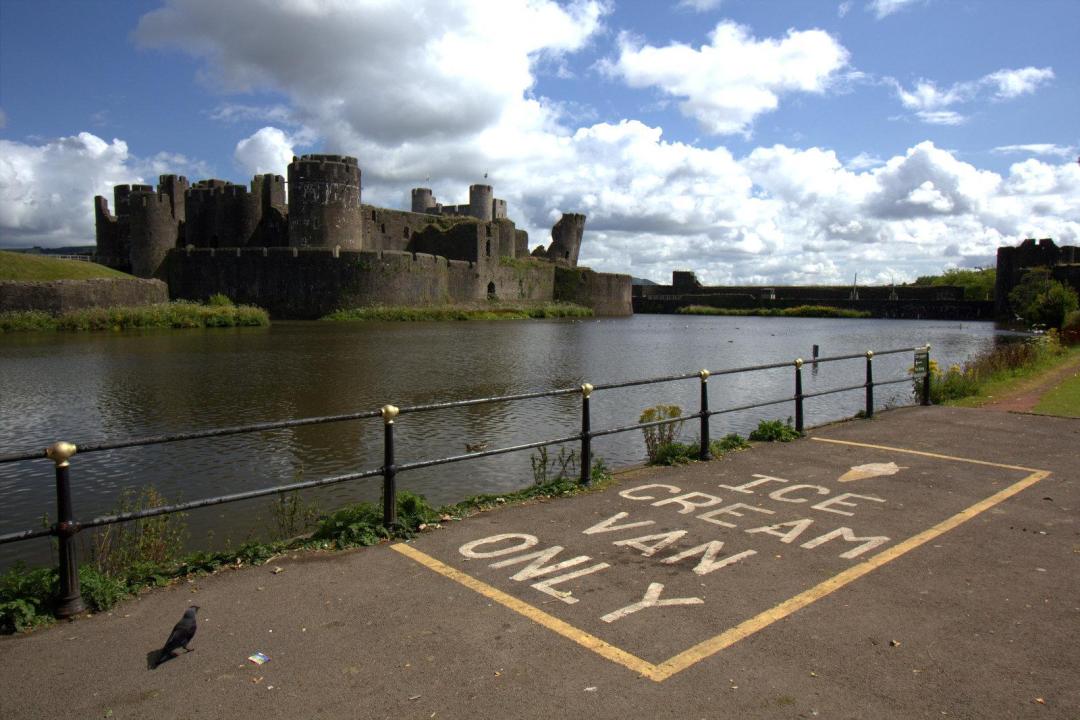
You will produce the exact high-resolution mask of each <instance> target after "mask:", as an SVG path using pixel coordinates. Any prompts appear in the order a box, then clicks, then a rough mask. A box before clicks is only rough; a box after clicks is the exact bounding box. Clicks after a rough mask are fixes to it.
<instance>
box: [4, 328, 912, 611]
mask: <svg viewBox="0 0 1080 720" xmlns="http://www.w3.org/2000/svg"><path fill="white" fill-rule="evenodd" d="M815 350H816V346H815ZM910 352H914V365H913V367H912V369H911V371H909V373H908V374H905V375H904V377H901V378H897V379H890V380H882V381H875V380H874V375H873V360H874V357H880V356H882V355H895V354H898V353H910ZM860 358H861V359H864V360H865V363H866V380H865V382H864V383H862V384H859V385H849V386H846V387H839V388H830V389H827V390H821V391H819V392H813V393H804V392H803V383H802V368H803V361H802V359H801V358H800V359H797V360H795V361H793V362H781V363H772V364H768V365H751V366H747V367H738V368H728V369H723V370H715V371H709V370H700V371H698V372H693V373H686V374H682V375H668V376H665V377H655V378H646V379H641V380H626V381H622V382H614V383H606V384H600V385H591V384H589V383H583V384H582V385H580V386H579V387H572V388H562V389H558V390H547V391H540V392H530V393H520V394H517V395H501V396H497V397H487V398H475V399H470V400H459V401H454V402H444V403H432V404H427V405H413V406H407V407H400V408H399V407H397V406H395V405H384V406H383V407H382V408H380V409H379V410H369V411H363V412H355V413H347V414H343V415H326V416H320V417H309V418H300V419H296V420H282V421H275V422H263V423H255V424H251V425H241V426H234V427H224V428H213V429H209V430H200V431H195V432H187V433H174V434H169V435H156V436H149V437H142V438H129V439H124V440H116V441H110V442H99V443H87V444H83V445H78V446H76V445H74V444H72V443H68V442H56V443H54V444H53V445H51V446H49V447H48V448H46V449H45V450H32V451H26V452H16V453H11V454H7V455H0V464H4V463H13V462H20V461H26V460H35V459H49V460H52V461H53V463H54V465H55V474H56V509H57V521H56V523H55V524H53V525H52V526H51V527H45V528H39V529H33V530H22V531H19V532H13V533H7V534H5V535H0V544H6V543H13V542H21V541H24V540H30V539H33V538H38V537H43V536H47V535H53V536H56V538H57V539H58V545H59V564H60V568H59V569H60V592H59V598H58V603H57V608H56V614H57V615H58V616H59V617H68V616H71V615H74V614H77V613H79V612H82V611H83V610H84V609H85V608H84V605H83V601H82V596H81V593H80V589H79V576H78V562H77V558H76V544H75V535H76V534H78V533H79V532H80V531H82V530H87V529H90V528H95V527H100V526H103V525H111V524H114V523H121V522H128V521H131V520H140V519H143V518H150V517H156V516H159V515H166V514H170V513H177V512H185V511H188V510H193V509H196V508H202V507H207V506H210V505H220V504H223V503H231V502H237V501H240V500H250V499H253V498H259V497H265V496H268V495H280V494H282V493H287V492H293V491H296V490H305V489H308V488H315V487H323V486H326V485H334V484H338V483H343V482H349V481H352V480H360V479H364V478H371V477H377V476H380V475H381V476H382V478H383V488H382V505H383V523H384V524H385V525H386V526H387V527H391V526H393V525H395V524H396V523H397V489H396V483H397V475H398V474H400V473H402V472H407V471H410V470H419V469H421V468H428V467H434V466H437V465H447V464H450V463H457V462H464V461H468V460H477V459H480V458H485V457H492V456H495V455H505V454H507V453H513V452H521V451H524V450H532V449H536V448H542V447H547V446H550V445H561V444H564V443H570V442H578V443H580V450H579V457H580V462H579V464H580V469H581V475H580V480H579V481H580V482H581V484H583V485H588V484H589V482H590V479H591V472H592V440H593V439H594V438H598V437H604V436H608V435H614V434H616V433H624V432H630V431H633V430H641V429H644V428H650V427H659V426H662V425H669V424H673V423H681V422H684V421H686V420H692V419H694V418H697V419H698V421H699V423H700V457H701V458H702V459H704V460H707V459H709V457H710V451H709V444H710V437H709V418H711V417H713V416H715V415H722V414H726V413H734V412H740V411H745V410H750V409H753V408H760V407H768V406H772V405H779V404H783V403H794V417H795V430H796V431H798V432H799V433H802V432H803V431H804V424H805V413H804V401H805V400H806V399H807V398H814V397H820V396H823V395H831V394H836V393H842V392H850V391H854V390H864V391H865V401H866V402H865V409H864V410H863V414H864V416H865V417H872V416H873V414H874V388H875V387H878V386H882V385H892V384H896V383H910V382H913V381H921V383H920V385H919V386H920V388H921V391H920V392H919V393H918V394H919V396H920V401H921V403H922V404H923V405H929V404H930V346H929V345H926V346H923V347H916V348H900V349H896V350H884V351H879V352H877V353H875V352H872V351H867V352H865V353H856V354H851V355H836V356H833V357H816V352H815V357H814V359H813V363H814V364H815V365H816V364H821V363H827V362H839V361H844V360H855V359H860ZM785 367H790V368H794V373H795V377H794V385H795V392H794V395H788V396H784V397H780V398H776V399H773V400H765V401H762V402H756V403H751V404H747V405H739V406H734V407H728V408H724V409H721V410H712V409H711V408H710V407H709V395H708V382H709V378H710V377H720V376H724V375H736V374H741V373H749V372H758V371H763V370H776V369H779V368H785ZM693 379H696V380H697V381H698V382H699V384H700V399H701V400H700V408H699V410H698V412H696V413H693V414H691V415H682V416H679V417H674V418H665V419H662V420H654V421H651V422H640V423H635V424H633V425H625V426H621V427H612V428H604V429H600V430H593V429H592V417H591V411H590V407H589V404H590V399H591V397H592V395H593V393H596V392H601V391H610V390H617V389H622V388H628V387H636V386H642V385H656V384H659V383H668V382H678V381H684V380H693ZM562 395H580V396H581V429H580V431H579V432H576V433H574V434H572V435H566V436H564V437H558V438H550V439H547V440H539V441H536V442H530V443H525V444H521V445H512V446H507V447H502V448H495V449H492V450H480V451H477V452H468V453H466V454H464V455H452V456H449V457H442V458H436V459H433V460H420V461H415V462H409V463H403V464H399V463H398V461H397V457H396V455H395V452H394V428H395V423H396V421H397V419H398V418H399V417H401V416H405V415H408V414H411V413H422V412H433V411H439V410H447V409H451V408H462V407H470V406H475V405H483V404H490V403H506V402H516V401H521V400H530V399H535V398H545V397H557V396H562ZM376 417H381V418H382V421H383V464H382V465H381V466H380V467H378V468H371V469H368V470H362V471H359V472H352V473H346V474H343V475H333V476H329V477H324V478H319V479H316V480H307V481H303V482H296V483H290V484H287V485H275V486H273V487H267V488H260V489H258V490H249V491H245V492H239V493H232V494H230V495H219V496H216V497H209V498H201V499H198V500H190V501H188V502H182V503H176V504H172V505H161V506H158V507H154V508H148V509H145V510H136V511H131V512H122V513H117V514H113V515H103V516H100V517H96V518H93V519H92V520H88V521H83V522H80V521H77V520H76V519H75V515H74V510H73V507H72V502H71V480H70V472H71V470H70V468H71V457H72V456H74V455H75V454H76V452H78V454H80V455H85V454H87V453H94V452H102V451H106V450H116V449H120V448H130V447H141V446H147V445H159V444H163V443H172V442H181V441H186V440H196V439H202V438H216V437H224V436H228V435H239V434H243V433H255V432H263V431H267V430H277V429H281V428H293V427H300V426H303V425H318V424H324V423H334V422H344V421H348V420H361V419H370V418H376Z"/></svg>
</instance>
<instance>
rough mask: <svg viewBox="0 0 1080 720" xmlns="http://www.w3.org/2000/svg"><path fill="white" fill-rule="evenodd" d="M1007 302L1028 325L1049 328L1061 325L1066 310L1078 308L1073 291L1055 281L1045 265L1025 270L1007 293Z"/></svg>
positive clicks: (1078, 301)
mask: <svg viewBox="0 0 1080 720" xmlns="http://www.w3.org/2000/svg"><path fill="white" fill-rule="evenodd" d="M1009 304H1010V305H1011V306H1012V308H1013V311H1014V312H1016V314H1017V315H1019V316H1020V317H1022V318H1023V319H1024V320H1025V321H1026V322H1027V323H1028V324H1029V325H1045V326H1046V327H1052V328H1059V327H1061V326H1062V324H1063V323H1064V321H1065V317H1066V316H1067V315H1068V314H1069V313H1071V312H1073V311H1074V310H1077V309H1080V300H1078V299H1077V295H1076V291H1075V290H1073V289H1072V288H1071V287H1069V286H1067V285H1065V284H1063V283H1061V282H1060V281H1058V280H1054V279H1053V277H1051V274H1050V269H1049V268H1046V267H1034V268H1031V269H1029V270H1027V271H1026V272H1025V273H1024V276H1023V278H1021V280H1020V283H1019V284H1018V285H1017V286H1016V287H1014V288H1013V289H1012V292H1010V293H1009Z"/></svg>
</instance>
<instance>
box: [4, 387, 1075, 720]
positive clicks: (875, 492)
mask: <svg viewBox="0 0 1080 720" xmlns="http://www.w3.org/2000/svg"><path fill="white" fill-rule="evenodd" d="M1077 448H1080V420H1073V419H1064V418H1053V417H1043V416H1036V415H1026V414H1014V413H993V412H987V411H981V410H970V409H955V408H937V407H930V408H922V407H914V408H903V409H898V410H892V411H889V412H884V413H880V414H878V416H877V417H875V418H873V419H871V420H858V421H850V422H844V423H838V424H835V425H830V426H827V427H823V428H819V429H816V430H812V431H811V432H810V433H808V436H807V437H806V438H804V439H801V440H798V441H795V442H791V443H771V444H759V445H755V446H754V447H753V448H752V449H750V450H746V451H742V452H737V453H732V454H730V455H727V456H725V457H724V458H722V459H720V460H716V461H713V462H709V463H695V464H691V465H687V466H682V467H676V468H644V469H638V470H633V471H629V472H625V473H620V474H619V475H618V476H617V477H616V481H615V482H614V483H612V484H611V485H610V486H608V487H606V488H604V489H603V490H599V491H596V492H592V493H588V494H584V495H579V496H575V497H572V498H564V499H557V500H551V501H547V502H534V503H530V504H526V505H519V506H513V507H501V508H499V509H496V510H493V511H490V512H485V513H481V514H479V515H476V516H474V517H471V518H467V519H465V520H462V521H458V522H448V523H444V524H443V526H442V527H441V528H439V529H434V530H432V531H430V532H425V533H423V534H422V535H420V536H419V537H417V538H416V539H415V540H413V541H411V542H409V543H397V544H387V545H382V546H378V547H374V548H366V549H361V550H355V551H350V552H341V553H305V554H299V555H295V556H288V557H279V558H276V559H275V560H273V561H272V562H271V563H270V564H268V565H263V566H258V567H245V568H240V569H236V570H226V571H223V572H219V573H216V574H215V575H212V576H208V577H202V578H196V579H193V580H190V581H186V582H182V583H180V584H177V585H175V586H172V587H169V588H165V589H161V590H155V591H152V592H149V593H147V594H145V595H143V596H141V597H139V598H137V599H133V600H130V601H126V602H124V603H122V604H120V605H119V606H118V607H117V608H115V609H114V611H113V612H111V613H106V614H100V615H96V616H91V617H84V618H79V619H77V620H76V621H74V622H63V623H59V624H57V625H55V626H53V627H51V628H48V629H45V630H43V631H39V632H34V633H30V634H28V635H23V636H15V637H6V638H3V639H0V717H3V718H55V717H73V718H147V717H157V718H218V717H230V718H232V717H260V718H550V717H588V718H809V717H821V718H942V717H948V718H1070V719H1075V718H1078V717H1080V680H1078V679H1077V678H1080V653H1077V652H1076V648H1077V647H1078V646H1080V486H1078V482H1077V478H1078V477H1080V451H1078V450H1077ZM190 604H197V605H199V606H200V608H201V609H200V610H199V616H198V620H199V629H198V633H197V634H196V636H195V638H194V641H193V642H192V643H191V648H193V651H192V652H189V653H186V654H180V655H178V656H177V657H176V658H175V659H173V660H170V661H168V662H166V663H164V664H162V665H161V666H160V667H159V668H157V669H156V670H149V669H148V668H147V657H148V655H149V654H150V653H152V652H154V651H155V650H156V649H157V648H160V647H161V645H162V643H163V642H164V640H165V638H166V637H167V636H168V634H169V631H170V629H171V628H172V626H173V624H174V623H175V622H176V621H177V620H179V618H180V616H181V615H182V613H183V612H184V610H185V608H187V606H188V605H190ZM256 652H261V653H263V654H264V655H265V656H266V657H268V658H269V660H268V661H267V662H265V663H264V664H261V665H259V664H256V663H254V662H252V661H250V660H249V659H248V658H249V656H251V655H252V654H253V653H256Z"/></svg>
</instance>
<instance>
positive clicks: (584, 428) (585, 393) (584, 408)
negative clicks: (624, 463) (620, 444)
mask: <svg viewBox="0 0 1080 720" xmlns="http://www.w3.org/2000/svg"><path fill="white" fill-rule="evenodd" d="M592 391H593V386H592V385H590V384H589V383H585V384H584V385H582V386H581V484H582V485H588V484H589V483H590V482H592V437H591V433H592V428H591V423H590V420H589V396H590V395H592Z"/></svg>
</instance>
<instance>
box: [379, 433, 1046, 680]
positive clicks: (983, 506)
mask: <svg viewBox="0 0 1080 720" xmlns="http://www.w3.org/2000/svg"><path fill="white" fill-rule="evenodd" d="M812 439H813V440H817V441H819V442H830V443H836V444H839V445H854V446H857V447H865V448H873V449H877V450H889V451H892V452H902V453H908V454H911V455H922V456H925V457H932V458H936V459H939V460H955V461H958V462H966V463H972V464H975V465H986V466H990V467H999V468H1005V469H1008V470H1022V471H1025V472H1028V473H1029V474H1028V475H1027V476H1026V477H1024V478H1023V479H1022V480H1019V481H1018V482H1016V483H1013V484H1012V485H1010V486H1009V487H1007V488H1004V489H1003V490H1000V491H998V492H996V493H994V494H993V495H991V496H990V497H988V498H986V499H984V500H980V501H979V502H977V503H975V504H974V505H972V506H970V507H968V508H966V509H964V510H961V511H960V512H958V513H956V514H955V515H953V516H951V517H949V518H947V519H945V520H943V521H941V522H939V523H938V524H937V525H934V526H933V527H931V528H929V529H927V530H924V531H922V532H920V533H918V534H917V535H914V536H912V537H910V538H908V539H907V540H904V541H903V542H900V543H897V544H896V545H894V546H892V547H891V548H888V549H887V550H883V551H882V552H880V553H878V554H877V555H874V556H873V557H871V558H869V559H867V560H865V561H863V562H861V563H859V564H858V565H854V566H852V567H850V568H848V569H847V570H845V571H843V572H841V573H839V574H838V575H834V576H833V577H831V578H829V579H828V580H825V581H823V582H821V583H819V584H817V585H815V586H814V587H812V588H810V589H809V590H806V591H804V592H801V593H799V594H798V595H796V596H794V597H792V598H790V599H788V600H785V601H784V602H782V603H780V604H779V605H776V606H775V607H773V608H771V609H769V610H766V611H765V612H762V613H759V614H758V615H755V616H754V617H752V618H750V619H749V620H744V621H743V622H741V623H739V624H738V625H736V626H735V627H733V628H730V629H728V630H725V631H724V632H722V633H720V634H719V635H716V636H714V637H711V638H709V639H708V640H705V641H703V642H700V643H698V644H697V645H694V646H693V647H691V648H689V649H688V650H684V651H683V652H681V653H679V654H677V655H675V656H673V657H671V658H669V659H667V660H665V661H664V662H662V663H660V664H659V665H654V664H653V663H650V662H648V661H646V660H642V659H641V658H639V657H637V656H636V655H633V654H631V653H628V652H626V651H625V650H622V649H620V648H618V647H615V646H614V645H612V644H610V643H608V642H605V641H603V640H601V639H600V638H598V637H596V636H595V635H591V634H589V633H587V632H585V631H584V630H579V629H578V628H576V627H574V626H573V625H570V624H569V623H567V622H565V621H563V620H560V619H559V618H557V617H554V616H553V615H549V614H548V613H546V612H544V611H543V610H540V609H538V608H535V607H533V606H532V605H529V604H528V603H526V602H523V601H522V600H519V599H517V598H515V597H514V596H512V595H509V594H507V593H505V592H503V591H502V590H499V589H497V588H495V587H492V586H491V585H488V584H487V583H485V582H482V581H480V580H477V579H476V578H474V577H472V576H471V575H467V574H466V573H463V572H461V571H460V570H457V569H455V568H452V567H450V566H449V565H447V564H445V563H443V562H441V561H439V560H436V559H435V558H433V557H431V556H430V555H427V554H425V553H423V552H421V551H419V550H417V549H416V548H414V547H412V546H410V545H406V544H404V543H400V544H397V545H392V546H391V547H392V548H393V549H394V550H396V551H397V552H399V553H401V554H402V555H405V556H407V557H410V558H412V559H413V560H415V561H416V562H418V563H420V564H421V565H424V566H425V567H428V568H430V569H431V570H434V571H435V572H437V573H439V574H440V575H443V576H445V577H447V578H450V579H451V580H454V581H455V582H458V583H460V584H462V585H464V586H465V587H467V588H469V589H471V590H475V591H476V592H478V593H480V594H481V595H483V596H484V597H487V598H489V599H491V600H494V601H495V602H498V603H499V604H501V605H504V606H506V607H508V608H510V609H511V610H513V611H514V612H517V613H519V614H521V615H523V616H525V617H527V618H529V619H530V620H532V621H534V622H536V623H538V624H540V625H542V626H544V627H546V628H548V629H549V630H552V631H554V632H556V633H558V634H559V635H562V636H563V637H565V638H567V639H569V640H572V641H574V642H576V643H577V644H579V645H581V646H582V647H585V648H588V649H589V650H592V651H593V652H595V653H597V654H599V655H601V656H603V657H605V658H607V659H608V660H611V661H613V662H616V663H618V664H620V665H622V666H624V667H626V668H629V669H630V670H633V671H634V672H636V673H638V674H640V675H643V676H644V677H647V678H649V679H650V680H654V681H656V682H663V681H664V680H667V679H668V678H669V677H671V676H672V675H674V674H676V673H679V672H682V671H683V670H685V669H686V668H688V667H690V666H691V665H694V664H695V663H698V662H701V661H702V660H704V659H706V658H708V657H711V656H712V655H715V654H716V653H718V652H720V651H721V650H724V649H725V648H728V647H731V646H732V645H734V644H735V643H737V642H739V641H740V640H742V639H744V638H747V637H749V636H750V635H753V634H754V633H756V632H758V631H759V630H763V629H764V628H766V627H768V626H769V625H771V624H773V623H774V622H776V621H777V620H782V619H783V618H786V617H787V616H788V615H791V614H792V613H794V612H797V611H798V610H801V609H802V608H804V607H806V606H807V605H810V604H811V603H813V602H816V601H817V600H820V599H821V598H823V597H825V596H826V595H829V594H830V593H833V592H835V591H836V590H839V589H840V588H842V587H844V586H845V585H848V584H849V583H852V582H854V581H855V580H858V579H859V578H861V577H863V576H864V575H866V574H867V573H870V572H872V571H874V570H876V569H878V568H880V567H881V566H883V565H885V564H886V563H888V562H891V561H893V560H895V559H896V558H898V557H900V556H902V555H904V554H906V553H908V552H910V551H912V550H914V549H915V548H917V547H920V546H921V545H924V544H926V543H927V542H930V541H931V540H934V539H935V538H937V537H940V536H941V535H943V534H945V533H947V532H949V531H950V530H952V529H954V528H956V527H957V526H959V525H961V524H962V523H965V522H967V521H968V520H970V519H972V518H973V517H975V516H976V515H978V514H980V513H983V512H985V511H986V510H989V509H990V508H992V507H994V506H995V505H998V504H999V503H1001V502H1004V501H1005V500H1007V499H1009V498H1010V497H1012V496H1013V495H1016V494H1017V493H1019V492H1021V491H1023V490H1025V489H1027V488H1029V487H1031V486H1032V485H1034V484H1035V483H1037V482H1039V481H1040V480H1042V479H1043V478H1045V477H1047V476H1048V475H1050V471H1049V470H1035V469H1033V468H1025V467H1020V466H1017V465H1004V464H1001V463H992V462H986V461H983V460H973V459H971V458H961V457H953V456H950V455H940V454H937V453H928V452H922V451H919V450H905V449H903V448H895V447H888V446H885V445H869V444H866V443H856V442H848V441H845V440H829V439H826V438H812Z"/></svg>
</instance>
